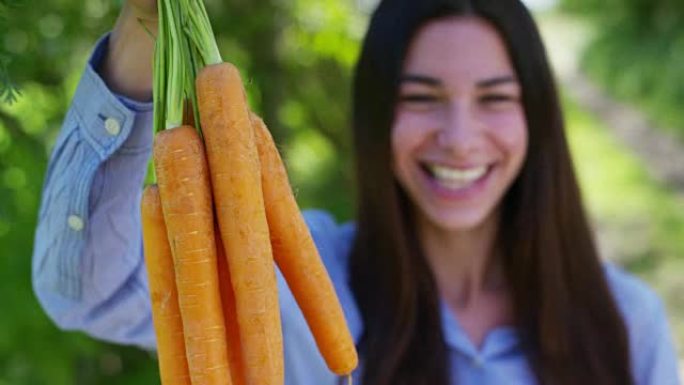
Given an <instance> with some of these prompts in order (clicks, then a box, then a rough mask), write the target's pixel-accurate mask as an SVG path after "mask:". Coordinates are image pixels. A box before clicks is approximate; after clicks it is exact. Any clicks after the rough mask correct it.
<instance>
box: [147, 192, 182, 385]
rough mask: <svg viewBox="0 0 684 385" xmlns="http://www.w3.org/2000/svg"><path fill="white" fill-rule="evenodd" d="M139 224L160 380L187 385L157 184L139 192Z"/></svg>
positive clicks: (170, 260) (178, 316)
mask: <svg viewBox="0 0 684 385" xmlns="http://www.w3.org/2000/svg"><path fill="white" fill-rule="evenodd" d="M142 227H143V240H144V242H143V247H144V251H145V264H146V265H147V277H148V280H149V286H150V299H151V300H152V320H153V322H154V330H155V333H156V335H157V356H158V360H159V375H160V377H161V383H162V384H163V385H190V374H189V373H188V362H187V360H186V359H185V342H184V340H183V323H182V321H181V314H180V309H179V308H178V293H177V291H176V282H175V275H174V271H173V257H172V256H171V249H170V248H169V241H168V239H167V236H166V225H165V224H164V217H163V214H162V207H161V200H160V199H159V189H158V188H157V186H149V187H147V188H145V191H143V197H142Z"/></svg>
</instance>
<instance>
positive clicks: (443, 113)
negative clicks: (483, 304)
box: [392, 17, 527, 232]
mask: <svg viewBox="0 0 684 385" xmlns="http://www.w3.org/2000/svg"><path fill="white" fill-rule="evenodd" d="M397 103H398V104H397V106H396V112H395V120H394V126H393V128H392V151H393V157H394V159H393V162H394V164H393V167H394V173H395V176H396V178H397V180H398V181H399V183H400V185H401V186H402V187H403V188H404V189H405V190H406V192H407V193H408V195H409V196H410V197H411V199H412V201H413V203H414V206H415V207H416V209H417V212H418V213H419V215H421V219H426V220H428V223H430V224H432V225H433V226H436V227H437V228H439V229H442V230H447V231H452V232H453V231H465V230H472V229H475V228H477V227H480V226H482V225H483V224H485V223H487V222H488V219H491V218H493V216H494V215H496V213H497V209H498V206H499V204H500V202H501V200H502V197H503V196H504V194H505V193H506V191H507V190H508V188H509V186H510V185H511V184H512V182H513V180H514V179H515V178H516V176H517V175H518V173H519V171H520V168H521V166H522V163H523V160H524V158H525V153H526V150H527V126H526V121H525V116H524V111H523V106H522V101H521V89H520V84H519V83H518V81H517V78H516V74H515V71H514V69H513V66H512V65H511V63H510V59H509V57H508V54H507V52H506V48H505V45H504V43H503V41H502V39H501V37H500V36H499V34H498V33H497V31H496V30H495V29H494V28H493V27H492V26H490V25H489V24H488V23H487V22H485V21H482V20H480V19H478V18H472V17H468V18H459V17H449V18H443V19H438V20H435V21H432V22H430V23H428V24H427V25H425V26H424V27H423V28H422V29H421V30H420V31H419V32H418V34H417V35H416V37H415V38H414V40H413V41H412V44H411V46H410V49H409V51H408V54H407V57H406V60H405V63H404V71H403V76H402V79H401V85H400V88H399V98H398V102H397Z"/></svg>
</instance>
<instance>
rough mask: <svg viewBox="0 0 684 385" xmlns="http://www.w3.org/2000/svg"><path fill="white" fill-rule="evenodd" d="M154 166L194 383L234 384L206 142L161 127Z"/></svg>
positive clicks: (184, 130)
mask: <svg viewBox="0 0 684 385" xmlns="http://www.w3.org/2000/svg"><path fill="white" fill-rule="evenodd" d="M154 165H155V169H156V172H157V180H158V183H159V193H160V196H161V202H162V209H163V212H164V221H165V223H166V227H167V233H168V238H169V245H170V246H171V252H172V254H173V260H174V265H175V271H176V285H177V288H178V296H179V305H180V311H181V317H182V320H183V333H184V336H185V349H186V354H187V360H188V368H189V370H190V378H191V380H192V384H193V385H231V378H230V370H229V367H228V357H227V349H228V348H227V346H226V331H225V325H224V320H223V310H222V308H221V298H220V293H219V283H218V272H217V271H216V269H217V261H216V240H215V237H214V215H213V209H212V198H211V187H210V183H209V172H208V168H207V162H206V157H205V154H204V146H203V144H202V141H201V139H200V137H199V135H198V134H197V131H195V129H194V128H192V127H190V126H181V127H177V128H173V129H168V130H164V131H161V132H159V133H158V134H157V135H156V137H155V141H154Z"/></svg>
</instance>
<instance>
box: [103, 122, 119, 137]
mask: <svg viewBox="0 0 684 385" xmlns="http://www.w3.org/2000/svg"><path fill="white" fill-rule="evenodd" d="M105 130H107V133H108V134H109V135H111V136H117V135H119V133H120V132H121V123H119V121H118V120H116V119H114V118H107V120H105Z"/></svg>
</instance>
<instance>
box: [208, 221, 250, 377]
mask: <svg viewBox="0 0 684 385" xmlns="http://www.w3.org/2000/svg"><path fill="white" fill-rule="evenodd" d="M215 233H216V234H220V231H219V230H218V229H216V230H215ZM216 256H217V259H218V272H219V286H220V288H221V302H222V304H223V315H224V316H225V319H226V335H227V337H228V362H229V363H230V374H231V377H232V382H233V385H245V384H246V382H245V369H244V361H243V360H242V350H241V349H242V346H241V344H240V329H239V327H238V320H237V310H236V309H235V294H234V293H233V284H232V282H231V280H230V271H228V260H227V259H226V256H225V252H224V247H223V242H221V237H220V235H219V236H217V237H216Z"/></svg>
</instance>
